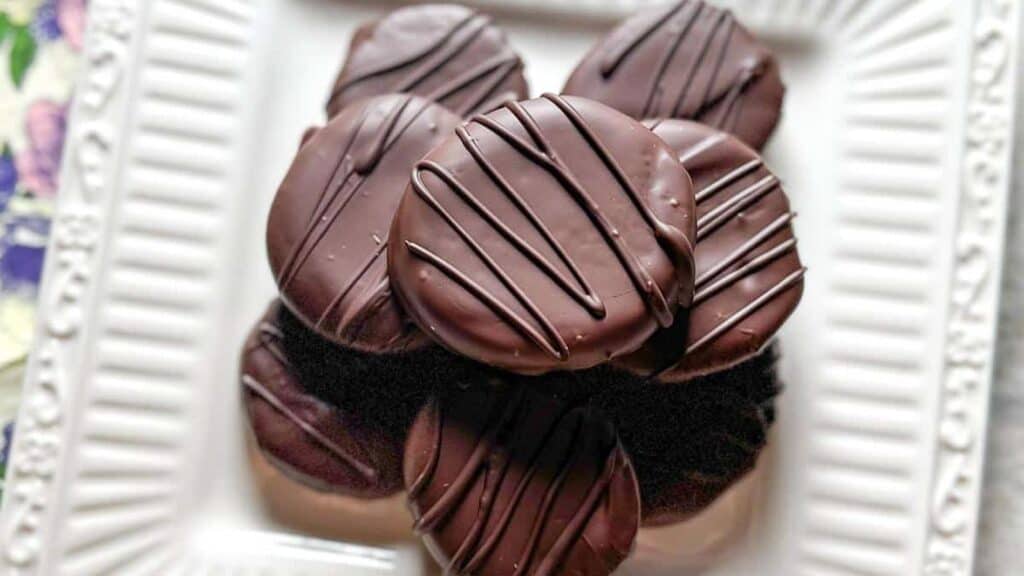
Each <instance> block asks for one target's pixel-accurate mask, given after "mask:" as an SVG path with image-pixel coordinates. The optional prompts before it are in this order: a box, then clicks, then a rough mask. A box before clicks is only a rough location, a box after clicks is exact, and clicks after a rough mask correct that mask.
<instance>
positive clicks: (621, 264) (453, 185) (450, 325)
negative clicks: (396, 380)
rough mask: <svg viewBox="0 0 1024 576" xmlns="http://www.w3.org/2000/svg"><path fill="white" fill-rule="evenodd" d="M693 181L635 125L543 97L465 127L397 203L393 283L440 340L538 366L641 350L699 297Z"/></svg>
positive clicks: (470, 353)
mask: <svg viewBox="0 0 1024 576" xmlns="http://www.w3.org/2000/svg"><path fill="white" fill-rule="evenodd" d="M693 214H694V200H693V191H692V185H691V182H690V179H689V177H688V176H687V175H686V172H685V171H684V170H683V169H682V167H681V166H680V164H679V162H678V161H677V160H676V157H675V154H674V153H673V152H672V151H671V150H670V149H669V148H668V147H667V146H666V145H665V143H664V142H663V141H662V140H661V139H660V138H657V137H656V136H654V135H653V134H652V133H651V132H650V130H648V129H647V128H645V127H644V126H643V125H642V124H640V123H639V122H636V121H634V120H632V119H630V118H629V117H627V116H625V115H623V114H621V113H619V112H616V111H615V110H613V109H611V108H608V107H607V106H604V105H602V104H599V103H597V102H593V101H590V100H586V99H583V98H573V97H566V98H563V97H561V96H555V95H551V94H548V95H545V96H544V97H543V98H538V99H535V100H529V101H526V102H521V103H507V104H505V105H504V106H502V107H501V108H499V109H498V110H495V111H494V112H491V113H489V114H487V115H484V116H477V117H475V118H473V119H472V120H470V121H469V122H468V123H467V125H466V126H463V127H460V128H459V129H457V130H456V133H455V134H454V135H452V136H450V137H449V138H448V139H447V140H445V141H444V142H443V143H442V144H440V145H439V146H438V147H437V148H435V149H434V150H432V151H431V152H430V153H429V154H428V155H427V156H426V157H425V158H424V159H423V160H422V161H421V162H420V163H419V164H417V166H416V170H415V172H414V174H413V179H412V184H411V185H410V188H409V190H408V192H407V193H406V195H405V197H404V198H403V199H402V202H401V204H400V206H399V208H398V211H397V212H396V214H395V220H394V223H393V227H392V232H391V238H392V249H391V250H389V253H388V258H389V264H388V269H389V273H390V275H391V280H392V285H393V288H394V290H395V294H396V296H397V297H398V298H399V300H400V301H401V302H402V304H403V307H404V308H405V310H406V312H407V313H408V314H409V315H410V316H411V317H412V318H413V320H415V321H416V323H417V324H418V325H419V326H420V328H421V329H423V331H424V332H426V333H427V334H428V335H430V336H432V337H433V338H434V339H436V340H437V341H438V342H440V343H441V344H443V345H444V346H446V347H448V348H450V349H452V350H454V351H456V352H458V353H460V354H462V355H465V356H467V357H470V358H473V359H474V360H477V361H479V362H482V363H484V364H488V365H491V366H496V367H499V368H504V369H507V370H510V371H514V372H519V373H524V374H537V373H543V372H547V371H551V370H571V369H580V368H586V367H590V366H594V365H596V364H599V363H602V362H605V361H607V360H608V359H610V358H614V357H616V356H620V355H623V354H626V353H628V352H631V351H633V350H635V349H636V348H638V347H639V346H640V345H641V344H642V343H643V342H644V341H646V340H647V339H648V337H649V336H650V335H651V334H652V333H653V332H654V331H655V329H656V328H658V327H659V326H668V325H670V324H671V323H672V321H673V318H674V315H675V311H676V310H677V308H678V306H679V305H680V304H682V305H683V306H686V305H687V304H688V303H689V301H690V299H691V297H692V286H691V284H692V281H693V254H692V252H693V248H692V239H693V238H694V235H695V228H694V227H695V223H694V220H695V218H694V216H693Z"/></svg>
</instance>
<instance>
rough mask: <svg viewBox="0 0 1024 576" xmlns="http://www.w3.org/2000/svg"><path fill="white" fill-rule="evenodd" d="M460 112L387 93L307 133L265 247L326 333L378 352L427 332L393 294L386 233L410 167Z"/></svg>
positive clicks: (288, 297)
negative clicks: (408, 313)
mask: <svg viewBox="0 0 1024 576" xmlns="http://www.w3.org/2000/svg"><path fill="white" fill-rule="evenodd" d="M460 122H461V120H460V119H459V118H458V117H457V116H455V115H454V114H452V113H451V112H448V111H447V110H445V109H444V108H442V107H441V106H439V105H437V104H433V103H431V102H429V101H427V100H424V99H422V98H419V97H415V96H411V95H387V96H380V97H376V98H371V99H368V100H363V101H360V102H358V103H356V104H353V105H352V106H350V107H349V108H347V109H346V110H345V112H344V113H342V114H340V115H339V116H337V117H336V118H334V119H333V120H331V121H330V122H329V123H328V124H327V125H326V126H325V127H323V128H320V129H319V130H311V131H308V132H307V133H306V135H305V137H304V140H303V144H302V146H301V148H300V150H299V153H298V155H297V156H296V158H295V160H294V162H293V163H292V166H291V169H290V170H289V171H288V174H287V176H286V177H285V179H284V181H283V182H282V184H281V187H280V188H279V189H278V192H277V196H276V198H275V199H274V203H273V206H272V207H271V210H270V218H269V222H268V225H267V250H268V252H269V256H270V266H271V270H272V271H273V273H274V277H275V278H276V279H277V285H278V288H279V289H280V292H281V297H282V299H283V300H284V302H285V304H286V305H287V306H288V307H289V308H290V309H291V310H292V311H294V312H295V313H296V314H297V315H298V316H299V317H300V318H301V319H302V320H303V322H305V323H306V324H307V325H308V326H310V327H311V328H313V329H314V330H316V331H317V332H318V333H320V334H321V335H322V336H324V337H326V338H328V339H330V340H333V341H335V342H338V343H341V344H344V345H346V346H349V347H352V348H356V349H359V350H366V351H374V352H392V351H399V350H403V349H407V348H409V347H413V346H416V345H419V344H421V343H423V342H425V341H426V340H425V338H423V336H422V334H421V333H420V332H419V331H418V330H417V329H416V328H415V326H414V325H413V324H412V323H411V322H410V321H409V320H408V318H407V317H406V316H405V314H404V313H403V312H402V310H401V308H399V306H398V305H397V303H396V302H395V300H394V299H393V297H392V295H391V286H390V282H389V280H388V275H387V257H386V254H387V249H388V233H389V231H390V228H391V220H392V217H393V216H394V212H395V208H396V207H397V206H398V202H399V200H400V198H401V196H402V194H403V192H404V191H405V187H406V185H407V184H408V181H409V172H410V171H411V170H412V168H413V166H415V164H416V162H417V161H418V160H419V159H420V158H422V157H423V155H424V154H426V152H427V151H428V150H430V149H431V148H432V147H434V145H436V144H437V143H438V142H440V141H441V140H442V139H443V138H444V136H445V135H446V134H449V133H450V132H451V131H452V130H454V129H455V127H456V126H457V125H458V124H459V123H460Z"/></svg>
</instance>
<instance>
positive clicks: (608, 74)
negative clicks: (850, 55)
mask: <svg viewBox="0 0 1024 576" xmlns="http://www.w3.org/2000/svg"><path fill="white" fill-rule="evenodd" d="M563 92H564V93H565V94H574V95H577V96H584V97H587V98H593V99H594V100H598V101H600V102H604V103H605V104H608V105H609V106H613V107H615V108H617V109H619V110H621V111H622V112H625V113H626V114H629V115H630V116H633V117H634V118H637V119H645V118H686V119H693V120H699V121H700V122H703V123H705V124H709V125H712V126H715V127H718V128H720V129H722V130H726V131H728V132H731V133H733V134H735V135H737V136H738V137H739V138H740V139H741V140H743V141H744V142H746V143H748V144H749V145H751V146H753V147H754V148H757V149H760V148H761V147H763V146H764V144H765V142H766V141H767V140H768V138H769V136H771V134H772V132H773V131H774V130H775V125H776V124H777V123H778V121H779V116H780V114H781V109H782V100H783V96H784V93H785V88H784V86H783V84H782V80H781V78H780V75H779V66H778V63H777V62H776V60H775V57H774V56H773V55H772V54H771V52H769V51H768V49H767V48H765V47H764V46H762V45H761V44H759V43H758V42H757V40H756V39H755V38H754V37H753V36H752V35H751V34H750V32H748V31H747V29H746V28H744V27H743V26H742V25H741V24H740V23H739V22H737V21H736V18H735V17H734V16H733V15H732V13H731V12H729V11H728V10H722V9H719V8H716V7H714V6H711V5H710V4H707V3H705V2H703V1H702V0H679V1H677V2H675V3H674V4H672V5H670V6H666V7H657V8H651V9H648V10H644V11H641V12H639V13H637V14H636V15H634V16H632V17H631V18H629V19H627V20H626V21H625V22H623V23H622V24H621V25H620V26H618V27H617V28H616V29H615V30H613V31H612V32H611V33H609V34H608V36H606V37H605V38H604V39H603V40H601V41H600V42H599V43H598V44H597V45H596V46H595V47H594V48H593V49H592V50H591V51H590V52H589V53H588V54H587V55H586V56H585V57H584V59H583V60H582V61H581V62H580V64H579V65H578V66H577V67H576V69H575V71H573V73H572V76H571V77H570V78H569V80H568V82H567V83H566V85H565V88H564V89H563Z"/></svg>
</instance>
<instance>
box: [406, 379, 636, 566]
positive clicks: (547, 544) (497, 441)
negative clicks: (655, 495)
mask: <svg viewBox="0 0 1024 576" xmlns="http://www.w3.org/2000/svg"><path fill="white" fill-rule="evenodd" d="M405 481H406V487H407V490H408V493H409V502H410V509H411V511H412V513H413V516H414V517H415V518H416V524H415V528H416V529H417V531H418V532H420V533H421V534H422V535H423V537H424V541H425V543H426V544H427V547H428V549H429V550H430V551H431V553H432V554H433V555H434V557H435V558H436V559H437V561H438V562H439V563H440V564H441V566H442V567H444V568H445V573H449V574H487V575H488V576H528V575H529V576H541V575H547V576H552V575H566V576H568V575H582V576H605V575H608V574H611V573H612V572H613V571H614V570H615V568H616V567H617V566H618V565H619V564H620V563H621V562H622V561H623V560H624V559H625V558H626V557H627V556H628V555H629V554H630V552H631V551H632V548H633V542H634V539H635V537H636V534H637V531H638V529H639V522H640V495H639V492H638V487H637V480H636V476H635V474H634V472H633V468H632V466H631V464H630V461H629V458H628V457H627V455H626V453H625V451H624V450H623V449H622V446H621V444H620V443H619V441H618V439H617V437H616V434H615V431H614V429H613V428H612V427H611V425H610V424H608V422H607V421H606V420H604V419H603V418H602V417H600V416H599V415H597V414H596V413H595V412H593V411H591V410H589V409H585V408H573V409H570V408H568V407H567V406H566V405H564V404H561V403H559V402H557V401H555V400H554V399H553V398H552V397H551V396H549V395H547V394H541V393H537V392H533V391H531V390H530V389H529V388H527V387H525V386H514V387H499V388H497V389H491V388H489V387H487V386H477V387H472V388H467V389H464V390H461V391H456V392H454V393H452V394H449V395H448V396H447V397H443V398H441V399H439V400H438V401H436V402H434V403H432V404H430V405H429V406H428V407H427V409H425V410H424V411H423V412H422V413H421V414H420V416H419V417H418V418H417V420H416V422H415V423H414V424H413V428H412V430H411V431H410V436H409V441H408V442H407V444H406V451H405Z"/></svg>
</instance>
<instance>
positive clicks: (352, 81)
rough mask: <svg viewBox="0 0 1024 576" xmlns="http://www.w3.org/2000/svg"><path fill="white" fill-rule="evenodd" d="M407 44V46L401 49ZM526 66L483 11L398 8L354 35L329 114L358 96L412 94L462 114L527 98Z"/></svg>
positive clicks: (450, 6) (334, 90) (421, 7)
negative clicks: (508, 100) (524, 74)
mask: <svg viewBox="0 0 1024 576" xmlns="http://www.w3.org/2000/svg"><path fill="white" fill-rule="evenodd" d="M406 45H410V46H412V47H413V48H412V50H411V51H409V52H408V53H403V49H407V48H406ZM522 69H523V63H522V61H521V60H520V58H519V56H518V55H517V54H515V52H513V51H512V49H511V48H510V47H509V46H508V44H507V42H506V40H505V37H504V35H503V34H502V33H501V32H500V31H499V30H497V29H496V28H495V27H494V26H493V24H492V23H491V19H490V18H489V17H487V16H484V15H481V14H478V13H475V12H472V11H470V10H468V9H466V8H463V7H461V6H454V5H444V6H418V7H409V8H404V9H401V10H397V11H395V12H393V13H391V14H390V15H389V16H387V17H386V18H384V19H383V20H381V21H379V22H376V23H374V24H373V25H372V27H365V28H364V29H362V30H361V31H360V32H359V33H358V34H357V35H356V38H355V40H354V41H353V43H352V46H351V48H350V50H349V56H348V60H347V63H346V65H345V67H344V68H343V69H342V71H341V73H340V74H339V76H338V79H337V81H336V82H335V85H334V88H333V89H332V91H331V96H330V99H329V101H328V105H327V108H328V115H329V116H333V115H334V114H337V113H338V112H339V111H340V110H341V109H342V108H343V107H344V106H347V105H349V104H351V103H352V102H355V101H356V100H358V99H359V98H360V97H364V96H371V95H376V94H384V93H404V92H408V93H415V94H419V95H421V96H423V97H425V98H427V99H429V100H433V101H435V102H439V103H442V104H444V105H445V106H447V107H449V108H450V109H451V110H452V111H453V112H455V113H456V114H459V115H461V116H465V115H468V114H471V113H474V112H488V111H490V110H492V109H493V108H494V107H495V106H496V105H497V104H498V103H500V102H502V101H504V100H507V99H514V100H518V99H522V98H525V97H526V81H525V80H524V79H523V76H522Z"/></svg>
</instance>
